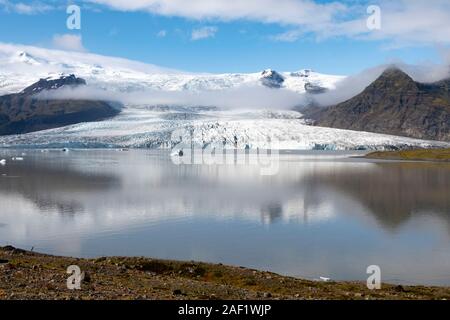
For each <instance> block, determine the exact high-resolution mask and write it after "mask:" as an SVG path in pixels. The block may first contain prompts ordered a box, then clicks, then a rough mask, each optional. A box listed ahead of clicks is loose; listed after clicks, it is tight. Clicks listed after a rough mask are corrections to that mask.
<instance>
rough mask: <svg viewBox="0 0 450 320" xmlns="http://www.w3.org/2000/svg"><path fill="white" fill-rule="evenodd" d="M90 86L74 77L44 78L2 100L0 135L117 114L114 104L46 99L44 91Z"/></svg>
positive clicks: (100, 118) (49, 127)
mask: <svg viewBox="0 0 450 320" xmlns="http://www.w3.org/2000/svg"><path fill="white" fill-rule="evenodd" d="M81 85H86V82H85V81H84V80H83V79H81V78H77V77H75V76H74V75H70V76H66V77H61V78H59V79H55V80H46V79H41V80H39V81H38V82H36V83H35V84H33V85H31V86H29V87H27V88H25V89H24V90H23V91H22V92H20V93H16V94H9V95H5V96H1V97H0V135H10V134H20V133H27V132H33V131H39V130H45V129H51V128H57V127H62V126H66V125H70V124H75V123H80V122H90V121H100V120H104V119H106V118H109V117H112V116H115V115H117V114H118V113H119V112H120V109H119V108H118V107H117V106H115V105H114V104H113V103H108V102H104V101H89V100H43V99H39V98H38V97H37V94H38V93H40V92H42V91H44V90H56V89H59V88H62V87H76V86H81Z"/></svg>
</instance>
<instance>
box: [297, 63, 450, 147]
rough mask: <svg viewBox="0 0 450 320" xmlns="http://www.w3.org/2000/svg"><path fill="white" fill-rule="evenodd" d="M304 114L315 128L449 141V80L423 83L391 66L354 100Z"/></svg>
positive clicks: (307, 111)
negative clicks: (321, 127)
mask: <svg viewBox="0 0 450 320" xmlns="http://www.w3.org/2000/svg"><path fill="white" fill-rule="evenodd" d="M304 114H305V116H306V117H307V118H309V119H312V120H313V124H314V125H316V126H324V127H331V128H338V129H347V130H356V131H367V132H374V133H384V134H393V135H399V136H406V137H411V138H417V139H430V140H440V141H450V79H446V80H441V81H439V82H435V83H429V84H424V83H420V82H416V81H414V80H413V79H412V78H411V77H410V76H409V75H408V74H406V73H405V72H403V71H402V70H400V69H398V68H395V67H391V68H388V69H386V70H385V71H384V72H383V73H382V74H381V76H380V77H378V78H377V79H376V80H375V81H374V82H372V83H371V84H370V85H369V86H368V87H366V89H365V90H364V91H363V92H361V93H360V94H358V95H356V96H355V97H353V98H351V99H349V100H347V101H344V102H342V103H339V104H337V105H334V106H329V107H325V108H309V109H307V110H306V111H304Z"/></svg>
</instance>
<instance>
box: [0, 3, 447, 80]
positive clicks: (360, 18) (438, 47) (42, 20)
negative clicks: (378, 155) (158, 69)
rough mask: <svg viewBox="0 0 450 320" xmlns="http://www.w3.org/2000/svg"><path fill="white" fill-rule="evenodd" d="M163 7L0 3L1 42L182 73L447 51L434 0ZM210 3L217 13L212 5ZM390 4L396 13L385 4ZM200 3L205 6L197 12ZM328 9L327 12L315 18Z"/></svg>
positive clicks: (342, 70) (354, 66) (342, 67)
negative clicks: (72, 10)
mask: <svg viewBox="0 0 450 320" xmlns="http://www.w3.org/2000/svg"><path fill="white" fill-rule="evenodd" d="M167 1H168V0H148V5H147V4H146V1H145V0H139V1H134V0H128V1H121V0H85V1H54V0H48V1H35V2H33V1H27V2H23V1H22V2H21V1H14V0H0V30H2V32H1V33H0V42H5V43H17V44H26V45H35V46H42V47H49V48H51V47H58V46H61V44H59V45H58V44H56V43H55V36H61V35H73V36H77V37H79V38H80V43H79V44H78V45H79V46H80V47H81V46H82V48H79V49H80V50H86V51H89V52H93V53H98V54H103V55H109V56H120V57H125V58H128V59H133V60H139V61H143V62H148V63H152V64H156V65H160V66H166V67H170V68H174V69H180V70H185V71H195V72H256V71H260V70H262V69H265V68H273V69H276V70H280V71H288V70H289V71H291V70H298V69H302V68H312V69H314V70H316V71H320V72H323V73H330V74H352V73H356V72H358V71H361V70H362V69H365V68H368V67H372V66H376V65H379V64H382V63H386V62H392V61H397V60H401V61H404V62H407V63H411V64H419V63H424V62H439V60H441V59H442V50H447V48H448V43H447V42H446V40H445V39H446V35H447V38H449V39H450V37H448V33H447V34H446V32H448V31H449V30H450V27H449V24H450V22H449V21H450V6H449V2H450V1H447V0H445V1H441V0H435V4H436V6H435V7H433V6H432V5H430V2H431V3H433V1H428V5H426V4H427V2H426V1H421V0H409V1H410V2H409V3H411V2H413V3H415V4H416V5H415V6H414V5H413V6H411V5H408V4H406V3H407V2H404V1H403V0H393V1H391V2H390V4H386V2H383V1H381V2H380V1H378V2H375V1H372V2H368V1H358V0H349V1H339V2H331V1H317V0H316V1H313V0H278V2H274V0H262V2H260V3H261V5H262V4H263V3H264V4H265V6H266V7H267V8H258V7H257V4H256V5H255V7H251V4H252V3H255V2H254V1H255V0H241V1H249V2H248V5H247V4H246V5H242V7H239V8H238V9H236V10H228V8H227V2H226V1H225V2H224V0H208V1H209V2H206V1H205V0H193V2H191V3H194V6H195V2H198V4H199V7H200V9H198V10H197V9H195V10H193V9H192V8H189V7H183V6H187V3H189V1H184V4H181V3H183V2H180V4H178V6H176V7H171V6H170V5H169V4H167ZM171 1H174V2H177V1H180V0H171ZM203 1H205V2H203ZM233 1H234V0H228V3H232V2H233ZM214 2H216V4H217V6H211V3H214ZM283 2H285V4H286V8H287V9H286V10H284V11H283V10H281V9H277V8H275V7H274V8H273V9H271V8H270V6H271V5H274V6H275V5H276V4H275V3H278V4H277V6H279V5H283ZM395 2H397V4H398V7H395V6H393V5H392V3H395ZM68 3H74V4H77V5H79V6H80V7H81V8H82V9H81V10H82V11H81V12H82V16H81V23H82V25H81V30H68V29H67V27H66V19H67V17H68V14H67V13H66V7H67V4H68ZM155 3H156V5H157V8H156V9H155ZM208 3H209V4H208ZM373 3H377V4H378V5H379V6H380V8H381V9H382V11H381V14H382V15H381V22H382V25H381V26H382V29H381V30H378V31H369V30H364V29H363V28H361V26H362V25H363V22H364V23H365V21H366V19H367V18H368V17H369V14H367V12H366V9H367V6H368V5H370V4H373ZM20 4H23V5H24V6H20ZM165 5H167V7H164V6H165ZM208 5H209V6H211V8H204V6H208ZM201 6H203V7H201ZM321 6H323V7H321ZM332 6H334V7H332ZM340 6H343V8H341V7H340ZM421 6H422V7H421ZM304 7H305V8H307V9H305V10H303V8H304ZM335 8H337V9H335ZM426 8H428V9H426ZM293 10H299V20H298V23H297V21H296V20H295V15H292V14H291V11H293ZM327 10H329V12H331V13H326V14H321V12H328V11H327ZM423 10H428V11H427V12H424V15H423V21H420V19H417V12H420V11H423ZM442 10H444V13H442ZM445 10H447V11H445ZM335 11H336V13H335ZM249 12H250V13H249ZM272 12H275V13H274V15H273V16H271V13H272ZM446 12H447V13H446ZM315 14H317V16H318V17H317V19H316V18H314V15H315ZM311 16H313V17H312V18H311ZM319 16H320V17H319ZM293 17H294V18H293ZM447 18H448V19H447ZM417 20H419V21H417ZM355 22H356V23H355ZM353 24H354V25H355V27H353ZM383 24H384V25H385V27H384V29H383ZM349 25H350V26H349ZM399 26H400V27H399ZM441 32H442V33H443V34H442V35H441V34H440V33H441ZM447 41H449V40H447ZM60 49H61V48H60ZM62 49H67V48H62Z"/></svg>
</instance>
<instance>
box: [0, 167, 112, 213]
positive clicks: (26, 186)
mask: <svg viewBox="0 0 450 320" xmlns="http://www.w3.org/2000/svg"><path fill="white" fill-rule="evenodd" d="M1 174H2V175H4V176H2V177H0V193H3V194H11V193H16V194H19V195H21V196H23V197H24V198H26V199H29V200H31V201H32V202H33V203H35V204H36V206H37V207H38V208H39V209H40V210H41V211H42V212H49V211H56V212H58V213H61V214H76V213H80V212H83V211H84V204H83V202H82V201H80V199H79V198H78V196H77V195H78V194H80V193H94V192H98V191H102V190H105V189H110V188H112V187H113V186H117V185H118V184H119V180H117V179H116V177H114V176H107V175H101V174H92V173H91V174H89V173H87V172H82V171H76V170H74V169H73V168H70V166H67V164H64V163H63V162H60V163H56V164H55V163H52V165H48V164H46V163H43V162H40V161H36V162H33V163H32V165H30V163H24V162H21V161H9V162H8V165H7V166H5V167H3V168H2V169H1Z"/></svg>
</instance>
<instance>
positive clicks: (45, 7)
mask: <svg viewBox="0 0 450 320" xmlns="http://www.w3.org/2000/svg"><path fill="white" fill-rule="evenodd" d="M0 7H3V8H4V9H5V10H6V11H8V12H15V13H19V14H27V15H32V14H39V13H44V12H47V11H50V10H52V9H54V8H53V7H52V6H51V5H49V4H46V3H43V2H38V1H34V2H30V3H24V2H12V1H9V0H0Z"/></svg>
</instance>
